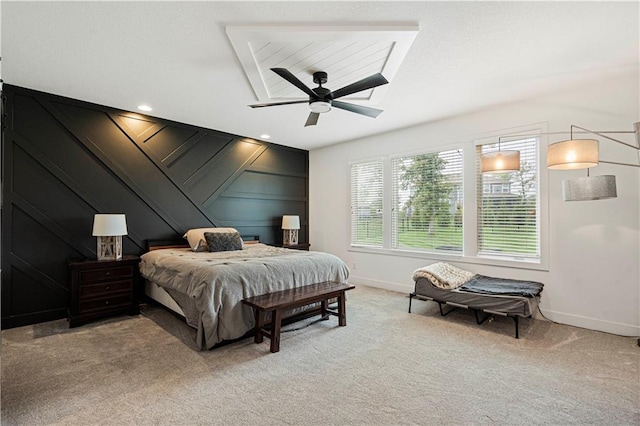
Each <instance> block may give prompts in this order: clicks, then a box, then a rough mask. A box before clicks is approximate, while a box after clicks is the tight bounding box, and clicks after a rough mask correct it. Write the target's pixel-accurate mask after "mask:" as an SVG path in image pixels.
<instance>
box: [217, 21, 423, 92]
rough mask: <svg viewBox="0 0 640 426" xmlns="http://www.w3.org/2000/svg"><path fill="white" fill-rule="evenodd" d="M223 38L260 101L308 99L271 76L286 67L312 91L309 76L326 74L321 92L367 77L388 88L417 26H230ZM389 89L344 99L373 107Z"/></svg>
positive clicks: (277, 77) (382, 87) (414, 35)
mask: <svg viewBox="0 0 640 426" xmlns="http://www.w3.org/2000/svg"><path fill="white" fill-rule="evenodd" d="M226 30H227V35H228V37H229V40H230V41H231V44H232V45H233V48H234V49H235V52H236V54H237V55H238V59H239V60H240V63H241V64H242V68H243V70H244V72H245V74H246V76H247V79H248V80H249V82H250V83H251V87H252V88H253V90H254V92H255V94H256V98H257V99H258V100H259V101H262V102H266V101H283V100H297V99H307V95H305V94H304V92H302V91H301V90H299V89H297V88H296V87H295V86H293V85H291V84H290V83H288V82H287V81H285V80H284V79H282V78H281V77H280V76H278V75H277V74H275V73H274V72H272V71H271V70H270V69H271V68H286V69H288V70H289V71H291V72H292V73H293V74H294V75H295V76H296V77H297V78H298V79H300V81H302V82H303V83H305V84H306V85H307V86H309V87H311V88H315V87H317V84H315V83H314V82H313V73H314V72H316V71H324V72H326V73H328V81H327V83H326V84H325V86H326V87H328V88H330V89H331V90H336V89H339V88H341V87H344V86H346V85H348V84H351V83H353V82H356V81H358V80H361V79H363V78H365V77H368V76H370V75H372V74H376V73H381V74H382V75H384V77H385V78H386V79H387V80H388V81H389V83H390V84H392V83H393V77H394V76H395V74H396V72H397V71H398V69H399V68H400V65H401V64H402V61H403V59H404V57H405V55H406V54H407V52H408V51H409V48H410V47H411V44H412V43H413V40H414V39H415V37H416V35H417V34H418V26H417V25H408V26H393V27H389V26H379V27H377V26H366V27H326V26H322V27H308V26H307V27H304V28H302V27H275V26H261V27H251V26H230V27H227V29H226ZM388 87H389V85H384V86H380V87H378V88H375V89H371V90H366V91H363V92H359V93H356V94H354V95H351V96H347V97H345V98H344V99H349V100H352V101H354V100H355V101H357V102H358V103H360V104H377V103H379V102H380V101H381V99H382V97H383V96H384V94H385V92H386V90H387V89H388Z"/></svg>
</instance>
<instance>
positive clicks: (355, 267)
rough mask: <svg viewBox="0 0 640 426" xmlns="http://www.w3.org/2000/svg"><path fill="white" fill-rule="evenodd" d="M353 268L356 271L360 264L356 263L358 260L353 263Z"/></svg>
mask: <svg viewBox="0 0 640 426" xmlns="http://www.w3.org/2000/svg"><path fill="white" fill-rule="evenodd" d="M351 269H353V270H354V271H355V270H356V269H358V265H357V264H356V262H352V263H351Z"/></svg>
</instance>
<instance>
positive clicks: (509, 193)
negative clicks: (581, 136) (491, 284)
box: [476, 138, 540, 259]
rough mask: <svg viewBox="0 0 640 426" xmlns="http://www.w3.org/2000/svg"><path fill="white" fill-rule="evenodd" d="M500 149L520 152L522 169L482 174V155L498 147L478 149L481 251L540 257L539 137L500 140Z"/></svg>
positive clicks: (488, 146)
mask: <svg viewBox="0 0 640 426" xmlns="http://www.w3.org/2000/svg"><path fill="white" fill-rule="evenodd" d="M500 149H501V150H517V151H520V171H519V172H513V173H492V174H482V173H480V155H481V154H482V153H485V152H492V151H497V150H498V146H497V144H485V145H480V146H478V147H477V148H476V150H477V156H476V158H477V164H476V173H477V182H478V189H477V197H478V254H481V255H482V254H484V255H493V256H495V255H498V256H508V257H524V258H533V259H539V258H540V207H539V205H540V203H539V177H538V173H539V171H538V138H523V139H519V140H513V141H508V142H501V143H500Z"/></svg>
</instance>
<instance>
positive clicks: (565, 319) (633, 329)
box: [540, 307, 640, 337]
mask: <svg viewBox="0 0 640 426" xmlns="http://www.w3.org/2000/svg"><path fill="white" fill-rule="evenodd" d="M540 310H541V311H542V313H543V314H544V316H545V317H547V318H549V319H550V320H551V321H553V322H558V323H560V324H566V325H572V326H575V327H580V328H587V329H589V330H596V331H603V332H605V333H611V334H618V335H620V336H629V337H638V336H640V326H637V325H632V324H623V323H619V322H614V321H606V320H601V319H596V318H589V317H583V316H580V315H573V314H566V313H564V312H556V311H550V310H547V309H542V307H541V308H540Z"/></svg>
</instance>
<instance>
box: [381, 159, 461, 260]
mask: <svg viewBox="0 0 640 426" xmlns="http://www.w3.org/2000/svg"><path fill="white" fill-rule="evenodd" d="M462 160H463V157H462V150H461V149H454V150H449V151H441V152H435V153H429V154H421V155H413V156H407V157H399V158H394V159H392V160H391V170H392V175H391V185H392V191H393V210H392V231H393V232H392V247H393V248H394V249H398V248H400V249H413V250H423V251H447V252H459V253H461V252H462V195H463V194H462V167H463V161H462Z"/></svg>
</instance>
